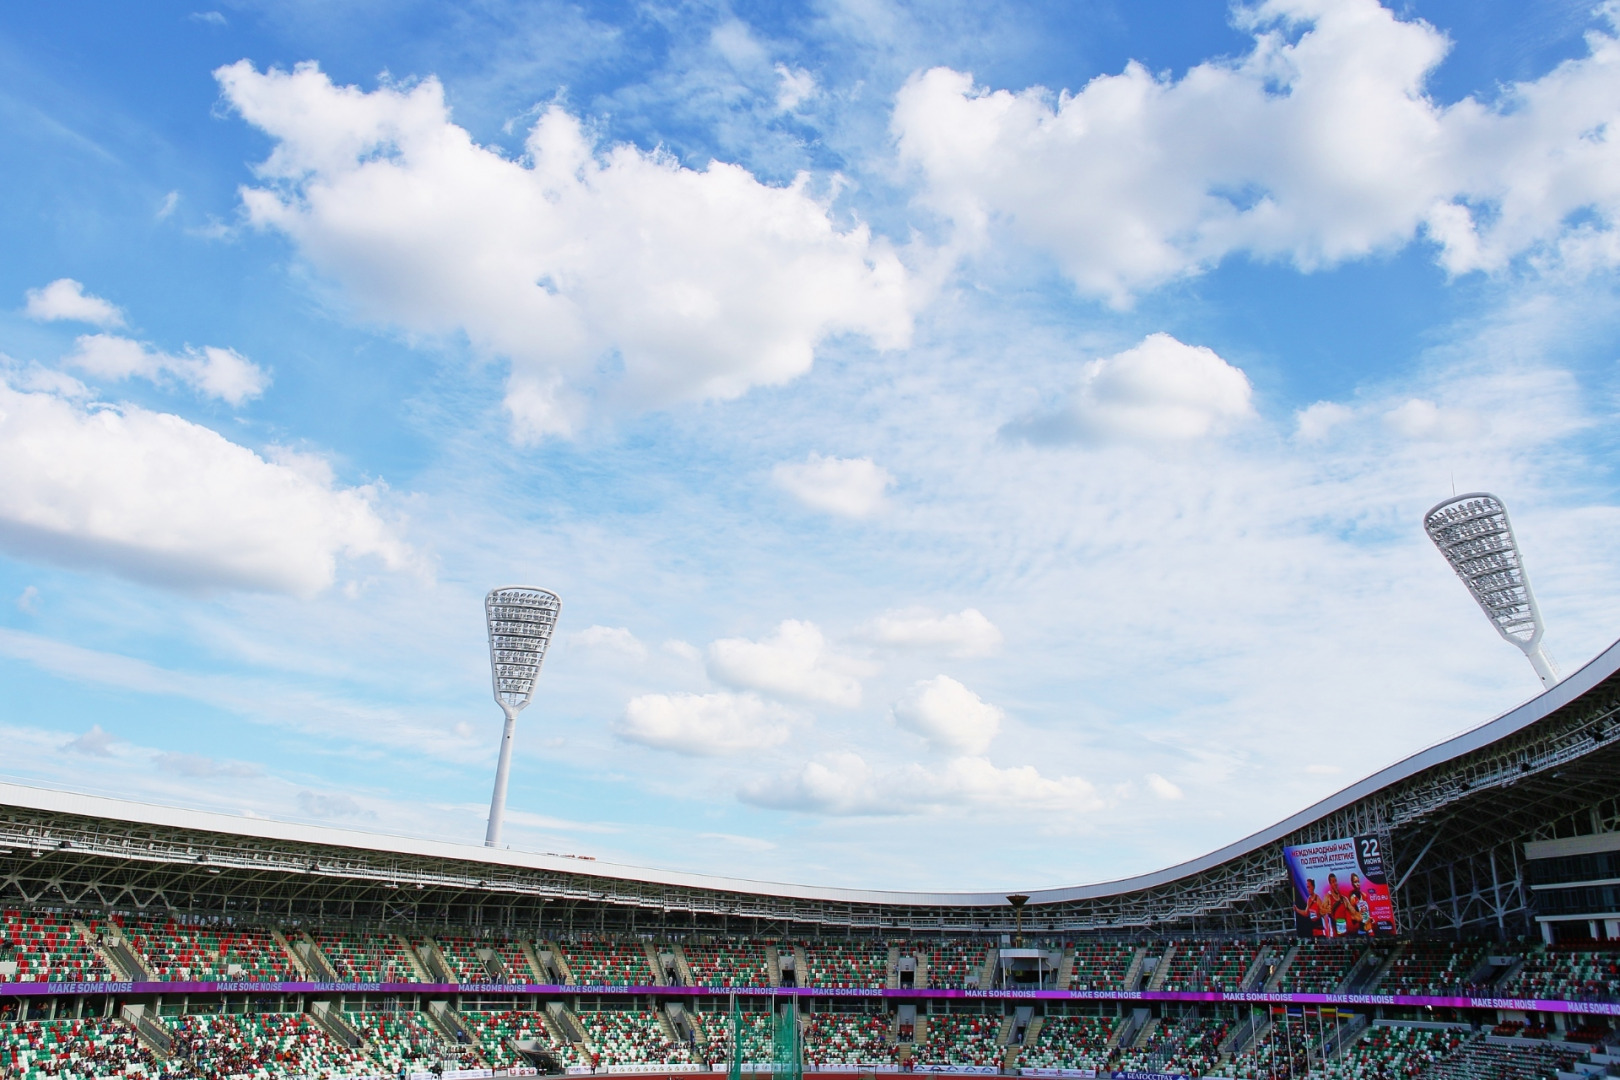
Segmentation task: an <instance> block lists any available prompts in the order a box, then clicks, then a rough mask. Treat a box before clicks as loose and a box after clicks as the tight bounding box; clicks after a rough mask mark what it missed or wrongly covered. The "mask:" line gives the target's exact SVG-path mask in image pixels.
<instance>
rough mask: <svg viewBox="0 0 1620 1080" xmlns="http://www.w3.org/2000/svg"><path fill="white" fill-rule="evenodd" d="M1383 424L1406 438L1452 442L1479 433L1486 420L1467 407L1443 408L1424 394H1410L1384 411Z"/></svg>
mask: <svg viewBox="0 0 1620 1080" xmlns="http://www.w3.org/2000/svg"><path fill="white" fill-rule="evenodd" d="M1384 426H1386V427H1387V428H1389V430H1390V431H1392V432H1394V433H1395V434H1397V435H1399V436H1401V437H1402V438H1405V439H1422V440H1430V441H1434V442H1449V441H1451V440H1453V439H1468V438H1472V437H1474V436H1475V435H1478V434H1479V433H1480V432H1481V431H1483V430H1484V428H1485V422H1484V420H1482V419H1481V418H1480V417H1479V416H1478V415H1476V414H1474V413H1472V412H1469V411H1468V410H1466V409H1447V408H1441V407H1440V406H1439V405H1436V404H1435V403H1434V402H1432V401H1428V400H1426V399H1424V398H1409V399H1408V400H1406V401H1403V402H1402V403H1401V404H1399V405H1397V406H1395V407H1394V408H1393V409H1390V410H1389V411H1388V412H1386V413H1385V414H1384Z"/></svg>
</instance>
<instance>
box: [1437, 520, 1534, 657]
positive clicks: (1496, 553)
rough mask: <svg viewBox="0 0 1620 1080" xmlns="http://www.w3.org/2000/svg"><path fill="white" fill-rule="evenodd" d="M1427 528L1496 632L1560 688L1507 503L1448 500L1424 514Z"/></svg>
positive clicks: (1441, 552)
mask: <svg viewBox="0 0 1620 1080" xmlns="http://www.w3.org/2000/svg"><path fill="white" fill-rule="evenodd" d="M1423 529H1424V531H1425V532H1427V533H1428V534H1429V539H1430V540H1433V541H1434V546H1435V547H1437V548H1439V549H1440V554H1442V555H1444V556H1445V557H1446V562H1448V563H1450V564H1451V568H1452V569H1453V570H1455V571H1456V572H1457V576H1458V577H1460V578H1462V582H1463V584H1464V585H1466V586H1467V587H1468V592H1469V594H1470V595H1472V596H1473V598H1474V599H1475V600H1476V601H1477V602H1478V603H1479V606H1480V609H1481V610H1482V611H1484V612H1485V617H1486V618H1488V619H1490V620H1491V625H1492V626H1494V627H1496V632H1497V633H1498V634H1501V635H1502V637H1503V638H1504V639H1505V640H1507V641H1508V642H1510V643H1512V644H1513V645H1516V646H1518V647H1519V649H1521V650H1522V651H1523V652H1524V655H1525V656H1526V657H1528V658H1529V660H1530V666H1531V667H1533V668H1535V669H1536V674H1537V675H1538V676H1540V678H1541V683H1542V685H1543V686H1547V687H1552V686H1554V685H1555V684H1557V682H1558V670H1557V668H1555V667H1554V666H1553V662H1552V660H1551V658H1549V657H1548V656H1547V653H1546V651H1545V650H1544V649H1542V647H1541V636H1542V634H1543V633H1544V632H1545V630H1546V628H1545V627H1544V626H1543V625H1542V623H1541V611H1540V609H1539V608H1537V607H1536V596H1535V593H1534V592H1532V591H1531V589H1530V578H1529V575H1527V574H1526V573H1525V569H1524V558H1523V557H1522V556H1521V555H1520V554H1519V544H1518V541H1517V540H1515V539H1514V537H1513V524H1512V522H1510V521H1508V513H1507V507H1505V506H1503V505H1502V500H1501V499H1498V498H1497V497H1496V496H1495V495H1490V494H1487V493H1486V492H1483V491H1475V492H1471V493H1469V494H1467V495H1458V496H1456V497H1454V498H1450V499H1447V500H1446V501H1445V502H1443V503H1440V504H1439V505H1438V506H1435V507H1434V508H1432V509H1431V510H1430V511H1429V512H1428V513H1427V514H1424V515H1423Z"/></svg>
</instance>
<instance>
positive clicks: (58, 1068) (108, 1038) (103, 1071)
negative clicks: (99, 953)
mask: <svg viewBox="0 0 1620 1080" xmlns="http://www.w3.org/2000/svg"><path fill="white" fill-rule="evenodd" d="M154 1065H155V1060H154V1058H153V1056H152V1052H151V1051H150V1050H148V1049H147V1048H146V1047H145V1046H143V1045H141V1042H140V1040H139V1039H138V1038H136V1036H135V1033H134V1032H133V1031H131V1030H130V1029H129V1027H128V1026H127V1025H125V1024H123V1023H121V1022H119V1021H117V1020H47V1021H37V1022H22V1023H9V1024H0V1076H5V1077H8V1078H13V1077H14V1078H15V1080H47V1078H56V1080H92V1078H96V1077H105V1076H114V1075H119V1074H126V1073H131V1072H137V1071H140V1072H144V1071H150V1070H151V1069H152V1068H153V1067H154Z"/></svg>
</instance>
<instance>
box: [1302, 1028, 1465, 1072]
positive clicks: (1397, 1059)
mask: <svg viewBox="0 0 1620 1080" xmlns="http://www.w3.org/2000/svg"><path fill="white" fill-rule="evenodd" d="M1466 1038H1467V1033H1466V1032H1464V1031H1459V1030H1458V1029H1456V1028H1439V1029H1436V1028H1419V1027H1408V1026H1405V1025H1401V1026H1394V1025H1384V1024H1377V1025H1374V1026H1372V1027H1369V1028H1368V1029H1367V1031H1366V1033H1365V1034H1364V1035H1362V1037H1361V1038H1360V1039H1359V1040H1357V1041H1356V1042H1355V1044H1353V1045H1352V1046H1350V1047H1348V1048H1346V1050H1345V1052H1344V1054H1343V1056H1341V1057H1340V1058H1339V1059H1338V1060H1337V1061H1333V1062H1330V1063H1329V1064H1328V1067H1327V1070H1326V1076H1327V1077H1328V1078H1329V1080H1418V1077H1421V1076H1424V1075H1426V1074H1427V1073H1428V1072H1429V1070H1430V1069H1431V1068H1432V1067H1433V1066H1434V1064H1435V1063H1436V1062H1438V1061H1444V1060H1446V1059H1447V1058H1448V1057H1450V1056H1451V1055H1452V1054H1454V1053H1456V1052H1457V1050H1458V1048H1459V1047H1461V1046H1462V1045H1463V1042H1464V1041H1465V1039H1466Z"/></svg>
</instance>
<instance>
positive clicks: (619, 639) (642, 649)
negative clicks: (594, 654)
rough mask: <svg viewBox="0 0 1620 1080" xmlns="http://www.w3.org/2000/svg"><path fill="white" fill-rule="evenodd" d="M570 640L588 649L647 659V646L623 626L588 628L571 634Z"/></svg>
mask: <svg viewBox="0 0 1620 1080" xmlns="http://www.w3.org/2000/svg"><path fill="white" fill-rule="evenodd" d="M568 640H569V642H571V643H572V644H574V645H578V646H581V647H582V648H586V649H594V650H599V651H602V652H613V653H619V654H621V655H623V656H628V657H631V658H633V659H636V660H645V659H646V658H647V646H646V645H643V644H642V643H641V640H640V639H639V638H637V637H636V635H634V634H632V633H631V632H630V631H629V630H628V629H626V628H625V627H623V626H587V627H586V628H585V629H583V630H581V631H579V632H578V633H574V634H570V635H569V636H568Z"/></svg>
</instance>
